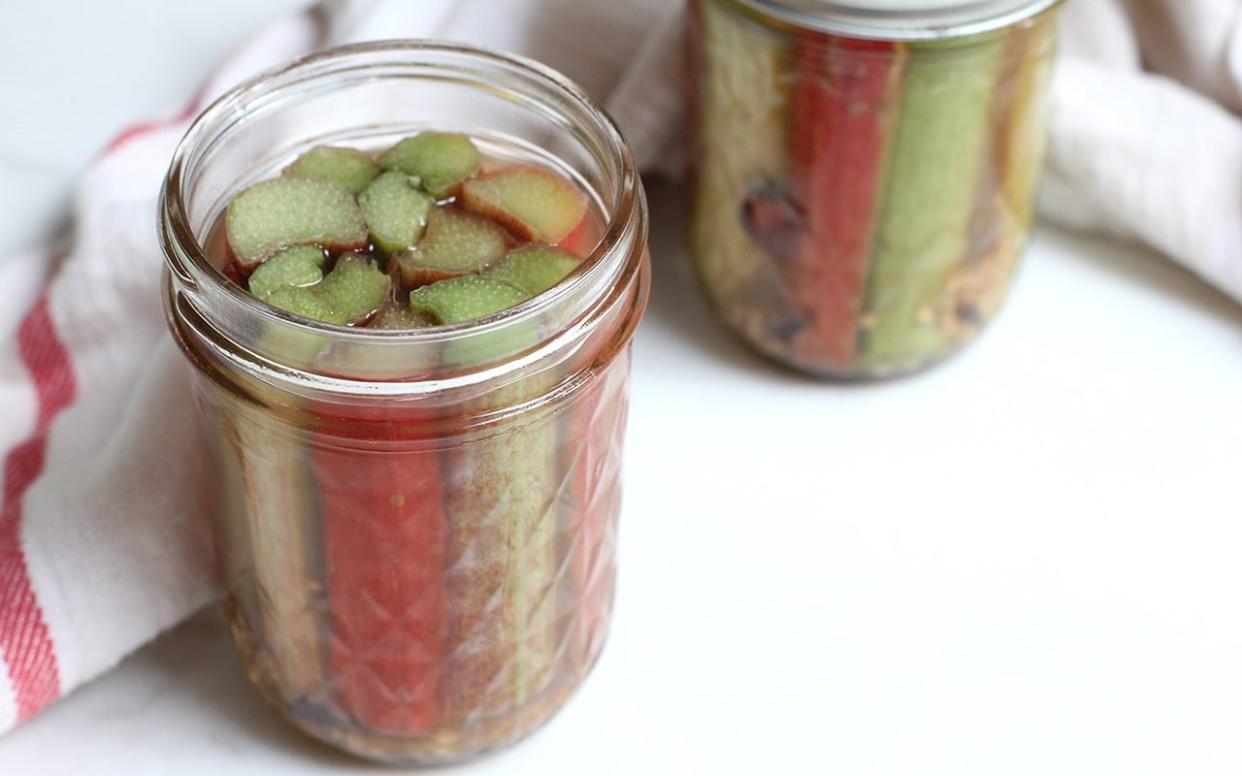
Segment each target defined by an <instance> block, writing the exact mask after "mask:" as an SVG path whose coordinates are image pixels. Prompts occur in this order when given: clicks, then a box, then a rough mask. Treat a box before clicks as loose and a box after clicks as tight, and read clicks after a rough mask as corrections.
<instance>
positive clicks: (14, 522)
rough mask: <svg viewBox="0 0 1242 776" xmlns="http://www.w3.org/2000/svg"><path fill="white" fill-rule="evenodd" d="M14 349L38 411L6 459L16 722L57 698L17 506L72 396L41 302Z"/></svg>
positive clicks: (9, 637) (7, 622)
mask: <svg viewBox="0 0 1242 776" xmlns="http://www.w3.org/2000/svg"><path fill="white" fill-rule="evenodd" d="M17 344H18V350H19V352H20V353H21V358H22V363H23V364H24V365H25V366H26V368H27V369H28V370H29V371H30V374H31V376H32V377H33V378H34V385H35V394H36V396H37V397H38V405H39V410H38V416H37V419H36V422H35V428H34V431H33V432H31V435H30V438H28V439H27V440H25V441H24V442H22V443H21V444H19V445H17V446H16V447H14V448H13V449H12V450H10V451H9V454H8V456H7V457H6V458H5V460H4V486H3V501H2V502H0V504H2V506H0V651H2V652H3V654H4V657H5V658H6V659H7V662H8V670H9V678H10V680H11V684H12V686H13V693H14V695H16V697H17V721H18V722H22V721H24V720H26V719H28V718H29V717H31V716H32V715H34V714H35V713H36V712H38V711H39V710H40V709H42V708H43V707H44V706H47V705H48V704H49V703H51V702H52V701H54V700H55V699H56V698H57V696H59V694H60V671H59V668H58V667H57V664H56V651H55V649H54V647H53V645H52V639H51V636H50V634H49V633H48V630H47V624H46V623H45V622H44V621H43V611H42V610H41V609H40V608H39V602H38V600H36V598H35V594H34V587H33V586H32V585H31V581H30V574H29V569H27V567H26V556H25V553H24V552H23V550H22V542H21V525H22V517H23V514H22V507H23V503H24V501H25V497H26V492H27V491H28V490H29V489H30V486H31V485H33V484H34V482H35V481H36V480H37V479H38V478H39V475H40V474H42V472H43V464H44V459H45V456H46V452H47V435H48V430H49V429H50V428H51V425H52V422H53V421H54V420H55V419H56V417H57V416H58V415H60V413H61V412H63V411H64V410H65V409H66V408H67V407H68V406H69V405H70V404H72V403H73V398H74V394H75V391H76V389H75V385H74V378H73V366H72V364H71V363H70V361H69V352H68V351H67V350H66V349H65V346H64V344H63V343H61V341H60V339H59V338H58V337H57V335H56V329H55V326H54V325H53V323H52V317H51V313H50V311H49V308H48V302H47V297H46V296H44V297H42V298H40V299H39V302H38V303H37V304H36V305H35V307H34V309H33V310H31V311H30V314H29V315H27V316H26V319H25V320H24V321H23V322H22V325H21V328H20V329H19V330H18V333H17Z"/></svg>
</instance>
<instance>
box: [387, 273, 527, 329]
mask: <svg viewBox="0 0 1242 776" xmlns="http://www.w3.org/2000/svg"><path fill="white" fill-rule="evenodd" d="M529 298H530V297H529V295H528V294H527V293H526V292H525V291H522V290H521V289H519V288H515V287H513V286H511V285H509V284H508V283H502V282H501V281H499V280H494V279H492V278H488V277H480V276H478V275H467V276H465V277H460V278H453V279H451V280H441V281H440V282H439V283H433V284H431V285H429V286H423V287H422V288H420V289H418V290H417V291H415V292H414V293H412V294H410V310H411V311H413V312H414V313H424V314H426V315H429V316H431V317H432V318H433V319H435V321H436V323H438V324H440V325H444V326H451V325H453V324H457V323H465V322H466V321H473V320H477V319H479V318H486V317H487V316H489V315H494V314H496V313H498V312H501V311H502V310H507V309H509V308H510V307H514V306H515V305H519V304H521V303H522V302H525V301H526V300H527V299H529Z"/></svg>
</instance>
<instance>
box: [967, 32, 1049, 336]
mask: <svg viewBox="0 0 1242 776" xmlns="http://www.w3.org/2000/svg"><path fill="white" fill-rule="evenodd" d="M1056 19H1057V12H1056V11H1052V12H1050V13H1047V14H1045V15H1043V16H1040V17H1038V18H1037V19H1034V20H1032V21H1031V23H1030V26H1029V27H1026V28H1024V29H1022V30H1021V31H1019V32H1015V33H1013V35H1012V38H1011V40H1010V41H1009V42H1008V44H1007V46H1006V52H1005V60H1004V69H1005V73H1004V77H1003V78H1002V79H1001V84H1002V86H1001V88H998V89H997V96H996V100H995V102H994V104H993V122H994V125H995V127H996V139H995V142H994V144H993V148H992V156H991V159H992V169H991V170H990V171H989V174H988V175H986V176H984V177H985V183H984V185H988V186H990V187H991V188H990V190H988V192H987V193H988V194H989V200H988V202H987V205H986V209H985V211H984V215H983V217H982V218H981V219H980V222H981V223H980V224H979V225H978V227H977V228H976V230H975V235H976V246H977V247H976V249H975V250H974V251H972V257H971V258H972V261H969V262H967V263H966V265H965V266H964V267H963V269H962V270H961V271H960V272H959V282H958V283H957V286H958V287H959V289H960V290H961V293H962V294H963V295H964V298H961V299H959V302H958V303H957V307H958V309H959V310H960V311H961V312H962V313H964V314H969V315H970V316H971V317H972V318H974V319H975V320H984V321H986V320H987V319H989V318H991V317H992V316H993V315H995V313H996V311H997V310H998V309H1000V306H1001V304H1002V303H1003V302H1004V299H1005V295H1006V293H1007V292H1008V290H1009V285H1010V281H1011V280H1012V278H1013V275H1014V272H1015V271H1016V269H1017V264H1018V260H1019V258H1020V257H1021V255H1022V252H1023V250H1024V249H1025V247H1026V240H1027V236H1028V235H1029V234H1030V229H1031V221H1032V219H1033V217H1034V212H1035V192H1036V189H1037V188H1038V184H1039V174H1040V171H1041V170H1042V169H1043V159H1044V146H1045V143H1046V138H1047V131H1046V119H1047V116H1046V110H1047V104H1048V100H1047V95H1048V89H1049V86H1050V83H1051V76H1052V54H1053V47H1054V45H1055V39H1056Z"/></svg>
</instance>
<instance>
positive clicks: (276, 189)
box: [225, 178, 367, 269]
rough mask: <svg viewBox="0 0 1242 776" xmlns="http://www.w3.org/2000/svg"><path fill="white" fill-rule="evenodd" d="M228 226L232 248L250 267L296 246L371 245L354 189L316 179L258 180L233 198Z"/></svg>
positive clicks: (339, 248) (350, 247)
mask: <svg viewBox="0 0 1242 776" xmlns="http://www.w3.org/2000/svg"><path fill="white" fill-rule="evenodd" d="M225 225H226V229H227V230H228V237H229V247H230V248H231V249H232V251H233V253H234V255H235V256H237V261H238V263H239V264H241V265H242V266H243V267H245V268H247V269H251V268H253V267H254V266H255V265H256V264H258V263H259V262H260V261H262V260H263V259H265V258H267V257H268V256H271V255H272V254H274V253H276V252H277V251H280V250H282V249H284V248H289V247H292V246H295V245H309V244H312V243H314V244H318V245H322V246H323V247H325V248H328V249H329V250H332V251H347V250H361V249H363V248H365V247H366V245H367V225H366V221H364V220H363V218H362V211H361V210H359V209H358V203H356V202H355V201H354V196H353V195H352V194H350V193H349V189H347V188H345V187H344V186H341V185H340V184H337V183H332V182H330V181H324V180H317V179H315V178H277V179H275V180H270V181H263V182H262V183H256V184H255V185H253V186H251V187H250V188H248V189H246V190H245V191H243V192H242V193H241V194H238V195H237V196H236V197H235V198H234V199H233V201H232V202H230V203H229V207H228V214H227V215H226V217H225Z"/></svg>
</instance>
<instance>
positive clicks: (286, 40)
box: [0, 0, 1242, 731]
mask: <svg viewBox="0 0 1242 776" xmlns="http://www.w3.org/2000/svg"><path fill="white" fill-rule="evenodd" d="M1157 7H1159V8H1161V9H1164V15H1163V16H1162V15H1161V14H1160V13H1158V12H1156V11H1154V10H1153V9H1156V8H1157ZM681 8H682V4H681V3H680V2H671V1H670V0H624V1H622V0H616V1H615V2H585V1H584V0H421V1H420V2H418V3H414V2H409V0H343V1H342V2H328V3H326V4H323V5H320V6H317V7H315V8H314V9H312V10H310V11H308V12H306V13H303V14H300V15H298V16H296V17H292V18H289V19H285V20H282V21H280V22H278V23H276V24H274V25H273V26H271V27H270V28H269V29H267V30H266V31H265V32H263V33H262V34H261V35H259V36H258V37H257V38H256V39H255V40H252V41H251V42H249V43H248V44H246V45H245V46H243V47H242V48H240V49H239V50H237V51H236V52H235V53H234V54H233V55H232V56H231V57H229V59H228V60H227V61H226V62H225V63H223V64H222V65H221V66H220V68H219V69H218V70H217V72H216V73H215V74H214V75H213V76H212V77H211V78H210V79H209V80H208V82H207V84H206V85H205V86H204V88H203V90H202V92H201V93H200V94H199V95H197V96H195V97H194V98H193V99H192V100H191V101H190V103H189V105H188V106H187V107H186V108H185V110H184V111H182V112H181V113H180V114H179V115H177V116H175V117H173V118H171V119H169V120H166V121H161V122H155V123H147V124H140V125H137V126H135V127H134V128H132V129H130V130H128V131H126V132H125V133H123V134H122V135H121V136H120V137H118V138H116V139H115V140H114V141H113V142H112V143H111V144H110V145H109V146H108V148H107V149H106V150H105V151H104V153H103V154H102V155H101V156H100V157H99V158H98V159H97V160H96V162H94V163H93V164H92V165H91V166H90V168H89V169H88V170H87V171H86V173H85V175H84V177H83V179H82V181H81V183H80V185H79V187H78V190H77V195H76V197H75V199H74V203H73V213H72V215H73V218H74V223H75V229H74V235H75V236H74V240H73V244H72V246H71V247H70V248H69V250H68V251H67V253H65V254H63V255H56V256H51V255H47V256H44V255H42V254H39V253H34V254H31V255H30V256H29V257H25V258H24V259H23V260H21V261H20V262H19V261H18V260H17V259H15V260H14V261H10V262H7V263H5V264H0V295H3V297H4V301H5V304H4V305H2V306H0V309H14V308H17V309H25V310H29V312H28V313H27V314H26V315H25V317H24V318H21V319H20V320H13V321H11V322H10V321H9V320H7V319H3V318H0V343H7V344H3V345H0V457H2V458H3V472H2V474H0V476H2V478H3V483H2V485H0V731H3V730H6V729H8V728H10V727H12V726H13V725H14V724H17V723H19V722H21V721H22V720H25V719H27V718H29V717H30V716H32V715H33V714H35V713H37V712H38V711H39V710H40V709H42V708H43V707H45V706H46V705H47V704H49V703H51V702H52V701H54V700H55V699H56V698H58V697H60V696H61V695H63V694H64V693H66V692H68V691H70V690H72V689H73V688H74V687H76V686H78V685H79V684H81V683H82V682H85V681H87V680H89V679H91V678H93V677H95V676H97V675H99V674H100V673H102V672H104V671H106V670H108V669H109V668H110V667H111V666H113V665H114V664H115V663H116V662H117V661H118V660H120V659H121V658H122V657H124V656H125V655H126V654H128V653H130V652H131V651H133V650H134V649H136V648H138V647H139V646H141V645H142V644H144V643H146V642H147V641H149V640H150V639H151V638H153V637H154V636H155V635H157V634H158V633H159V632H160V631H162V630H164V629H165V628H167V627H169V626H171V625H173V624H175V623H177V622H179V621H180V620H182V619H183V618H185V617H187V616H188V615H190V614H191V613H192V612H194V611H195V610H196V609H198V608H200V607H201V606H203V605H204V604H206V603H208V602H210V601H211V600H213V599H214V598H215V597H216V595H217V594H218V591H217V590H216V588H215V585H214V583H213V581H212V579H211V574H210V571H209V569H210V565H211V560H210V541H209V539H208V534H209V530H208V528H207V521H206V518H207V516H206V515H205V514H204V504H205V499H204V498H203V483H204V479H203V476H202V471H201V468H200V467H201V459H200V454H199V451H200V446H199V444H198V441H197V439H196V432H195V429H194V426H193V413H192V412H191V411H190V409H189V407H188V402H189V401H190V393H189V387H188V385H187V381H186V369H185V367H184V366H183V365H182V362H181V359H180V356H179V354H178V353H176V352H175V348H174V346H173V345H172V343H171V341H170V339H169V337H168V335H167V334H166V333H165V328H164V321H163V316H162V313H161V308H160V293H159V279H160V273H161V265H162V256H161V255H160V251H159V248H158V246H157V243H156V239H155V197H156V192H157V191H158V189H159V185H160V181H161V179H162V177H163V174H164V172H165V168H166V166H167V163H168V160H169V158H170V157H171V155H172V152H173V149H174V147H175V145H176V143H177V141H178V140H179V139H180V137H181V135H182V134H183V133H184V132H185V130H186V128H187V127H188V124H189V121H190V119H191V117H192V116H193V115H194V114H196V113H197V112H198V111H199V110H201V109H202V107H204V106H205V105H206V104H207V102H208V101H210V99H212V98H214V97H215V96H217V95H219V94H220V93H221V92H223V91H224V90H225V89H226V88H228V87H229V86H231V85H232V84H234V83H236V82H238V81H239V80H241V79H243V78H245V77H247V76H249V75H251V74H252V73H254V72H257V71H258V70H261V69H263V68H265V67H267V66H270V65H274V64H276V63H278V62H280V61H283V60H287V59H289V58H291V57H293V56H296V55H298V54H301V53H304V52H307V51H310V50H313V49H315V48H318V47H321V46H325V45H332V44H336V43H342V42H350V41H358V40H366V39H375V38H391V37H439V38H448V39H455V40H462V41H466V42H470V43H475V44H478V45H483V46H490V47H495V48H501V49H507V50H511V51H517V52H520V53H525V54H528V55H532V56H535V57H537V58H539V59H542V60H544V61H545V62H547V63H549V64H551V65H552V66H554V67H556V68H558V69H560V70H562V71H564V72H566V73H568V74H569V75H570V76H571V77H573V78H574V79H575V80H577V81H579V82H580V83H582V84H583V85H584V86H585V87H586V88H587V89H588V90H590V91H591V92H593V93H594V94H595V95H597V96H598V97H599V98H601V99H603V100H604V101H605V102H606V104H607V105H608V106H609V107H610V109H611V111H612V112H613V114H614V115H615V116H616V117H617V119H618V121H619V123H620V124H621V125H622V128H623V129H624V131H625V132H626V133H627V135H628V136H629V139H630V141H631V144H632V145H633V146H634V148H635V153H636V156H637V157H638V159H639V160H640V163H641V164H642V165H643V166H644V167H645V168H646V169H660V170H663V171H665V172H670V173H675V172H676V171H677V170H679V168H680V166H681V163H682V162H683V161H684V160H683V159H682V158H681V157H680V156H679V154H678V150H679V147H680V143H679V137H680V134H679V133H680V130H679V127H680V120H681V118H682V117H681V111H682V110H683V108H684V105H683V99H682V92H681V88H680V77H681V74H682V63H681V60H680V57H681V56H682V50H683V47H682V45H681V36H682V33H681ZM1134 8H1135V9H1139V10H1140V11H1141V12H1140V13H1138V14H1137V15H1135V16H1133V17H1131V16H1130V15H1128V12H1127V9H1126V8H1123V7H1122V6H1121V5H1118V4H1114V3H1112V2H1110V0H1075V2H1074V3H1073V4H1071V12H1072V16H1071V18H1072V20H1073V24H1074V25H1080V26H1076V27H1075V30H1074V35H1073V36H1071V38H1074V37H1075V36H1076V39H1077V40H1080V41H1086V46H1085V47H1083V46H1080V45H1079V44H1075V43H1074V40H1071V45H1070V46H1069V51H1070V53H1071V54H1077V53H1079V52H1080V51H1082V50H1086V51H1087V52H1088V53H1090V54H1091V55H1092V56H1091V57H1075V58H1074V59H1072V60H1069V61H1067V62H1066V64H1065V66H1064V67H1063V68H1062V71H1061V76H1060V77H1059V78H1058V81H1057V85H1056V93H1055V110H1054V120H1053V136H1052V143H1051V175H1050V179H1051V182H1052V184H1053V185H1052V186H1051V187H1050V188H1049V190H1048V193H1049V196H1048V197H1047V200H1048V206H1049V209H1048V210H1047V211H1046V212H1049V213H1061V214H1062V215H1065V216H1073V217H1074V218H1073V221H1074V223H1076V224H1079V225H1090V226H1095V227H1101V228H1106V229H1109V230H1111V231H1113V232H1116V233H1122V234H1127V235H1132V236H1138V237H1141V238H1143V239H1145V240H1147V241H1148V242H1150V243H1151V244H1153V245H1155V246H1157V247H1160V248H1162V249H1164V250H1165V251H1167V252H1168V253H1169V254H1170V255H1171V256H1173V257H1175V258H1178V259H1180V260H1181V261H1183V262H1184V263H1186V264H1187V265H1188V266H1191V267H1192V268H1195V269H1196V270H1197V271H1199V272H1200V273H1201V274H1203V275H1204V276H1205V277H1208V278H1210V279H1213V280H1215V281H1216V282H1218V283H1220V284H1221V285H1222V287H1224V288H1226V289H1228V290H1230V292H1231V293H1233V294H1234V295H1235V296H1236V297H1238V298H1242V282H1239V280H1240V270H1239V268H1238V263H1239V261H1242V257H1239V255H1238V253H1239V250H1238V249H1239V245H1242V242H1239V240H1238V234H1239V231H1240V230H1242V226H1240V225H1239V218H1240V217H1242V212H1240V211H1242V193H1240V189H1239V187H1240V186H1242V176H1240V175H1239V171H1240V170H1242V166H1240V165H1239V160H1240V159H1242V138H1240V137H1239V135H1240V134H1242V129H1239V122H1238V118H1237V116H1236V115H1234V114H1231V113H1229V109H1230V108H1232V109H1234V110H1236V109H1237V107H1238V105H1237V100H1238V95H1239V84H1240V83H1242V78H1239V72H1240V70H1239V67H1238V61H1239V56H1240V55H1239V50H1240V49H1242V44H1240V43H1239V41H1240V40H1242V19H1240V16H1242V14H1240V13H1239V4H1238V3H1237V2H1234V0H1135V3H1134ZM1131 10H1133V9H1131ZM1184 14H1189V15H1184ZM498 19H503V20H504V23H503V24H499V23H497V21H496V20H498ZM1170 19H1172V20H1173V21H1172V22H1170ZM1184 20H1186V21H1185V23H1183V21H1184ZM1193 20H1198V21H1197V23H1191V21H1193ZM1141 65H1146V66H1148V67H1161V68H1164V69H1165V72H1166V73H1167V76H1160V75H1156V74H1152V73H1148V72H1146V71H1143V70H1142V69H1141ZM1214 101H1219V102H1214ZM1110 106H1116V107H1115V108H1114V110H1109V109H1108V108H1109V107H1110ZM1222 106H1223V107H1222ZM1067 114H1069V115H1067ZM1170 127H1172V128H1175V129H1176V131H1177V132H1179V133H1182V135H1180V136H1176V137H1170V136H1169V134H1168V129H1169V128H1170ZM31 265H35V266H37V267H38V268H39V270H40V271H37V272H30V271H29V267H30V266H31ZM45 265H46V270H47V271H46V272H44V271H42V270H43V269H44V266H45ZM15 267H16V268H18V269H17V270H14V269H13V268H15ZM117 268H124V271H117ZM15 272H16V273H19V274H20V275H21V282H7V281H8V280H10V279H12V278H16V277H17V274H14V273H15ZM6 273H8V274H6ZM44 274H46V275H47V277H48V278H49V280H48V281H47V282H46V283H39V282H37V279H38V278H39V277H42V276H43V275H44ZM28 295H29V297H30V298H27V296H28Z"/></svg>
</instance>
